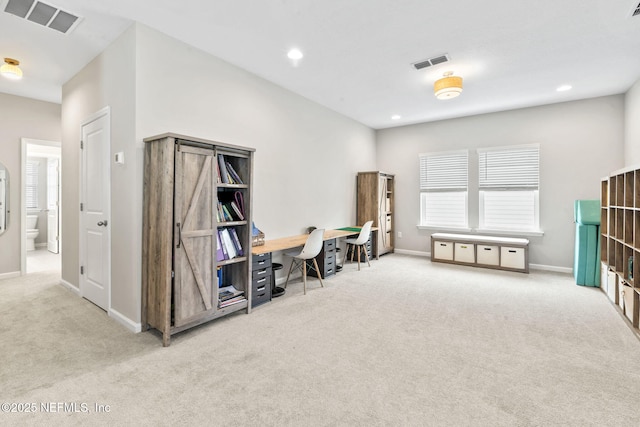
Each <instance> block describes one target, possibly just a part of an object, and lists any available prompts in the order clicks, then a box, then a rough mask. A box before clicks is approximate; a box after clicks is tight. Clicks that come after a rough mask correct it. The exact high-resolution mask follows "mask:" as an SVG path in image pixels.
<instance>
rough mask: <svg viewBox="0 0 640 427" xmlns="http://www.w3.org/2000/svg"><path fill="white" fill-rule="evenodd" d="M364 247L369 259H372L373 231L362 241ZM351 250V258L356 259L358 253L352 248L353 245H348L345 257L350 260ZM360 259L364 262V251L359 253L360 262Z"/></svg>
mask: <svg viewBox="0 0 640 427" xmlns="http://www.w3.org/2000/svg"><path fill="white" fill-rule="evenodd" d="M356 237H357V236H356ZM364 247H365V249H366V250H367V254H369V259H370V260H371V259H373V233H371V234H369V238H368V239H367V241H366V242H365V243H364ZM351 252H353V260H354V261H355V260H357V259H358V253H357V252H355V251H354V250H353V246H349V249H348V250H347V257H346V258H345V259H347V260H351ZM362 261H365V262H366V259H365V256H364V253H361V254H360V262H362Z"/></svg>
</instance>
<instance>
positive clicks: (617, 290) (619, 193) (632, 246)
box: [600, 168, 640, 335]
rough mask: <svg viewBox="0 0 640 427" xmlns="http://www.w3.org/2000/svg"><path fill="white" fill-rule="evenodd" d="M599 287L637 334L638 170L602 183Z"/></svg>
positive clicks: (639, 280)
mask: <svg viewBox="0 0 640 427" xmlns="http://www.w3.org/2000/svg"><path fill="white" fill-rule="evenodd" d="M600 194H601V196H600V206H601V214H600V232H601V240H600V259H601V261H602V268H601V280H600V287H601V289H602V290H603V291H604V292H606V293H607V295H608V296H609V299H610V300H611V301H612V302H613V303H614V304H616V305H617V306H618V308H619V309H620V310H621V311H622V313H624V315H625V316H626V317H627V318H628V319H629V322H630V324H631V325H632V326H633V328H634V331H635V332H636V334H638V335H640V329H639V328H640V168H628V169H623V170H620V171H617V172H614V173H613V174H611V176H609V177H607V178H605V179H603V180H602V185H601V193H600Z"/></svg>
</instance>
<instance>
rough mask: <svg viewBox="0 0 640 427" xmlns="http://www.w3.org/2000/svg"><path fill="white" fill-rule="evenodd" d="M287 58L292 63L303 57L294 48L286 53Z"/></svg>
mask: <svg viewBox="0 0 640 427" xmlns="http://www.w3.org/2000/svg"><path fill="white" fill-rule="evenodd" d="M287 57H288V58H289V59H291V60H293V61H299V60H301V59H302V58H303V57H304V55H303V54H302V52H301V51H300V49H295V48H294V49H291V50H290V51H289V52H288V53H287Z"/></svg>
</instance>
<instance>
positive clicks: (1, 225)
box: [0, 163, 9, 234]
mask: <svg viewBox="0 0 640 427" xmlns="http://www.w3.org/2000/svg"><path fill="white" fill-rule="evenodd" d="M8 226H9V171H8V170H7V168H6V167H5V166H4V165H3V164H2V163H0V234H2V233H4V232H5V230H6V229H7V227H8Z"/></svg>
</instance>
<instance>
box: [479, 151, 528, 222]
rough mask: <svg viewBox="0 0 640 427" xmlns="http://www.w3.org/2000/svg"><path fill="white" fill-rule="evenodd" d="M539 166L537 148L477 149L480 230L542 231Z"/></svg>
mask: <svg viewBox="0 0 640 427" xmlns="http://www.w3.org/2000/svg"><path fill="white" fill-rule="evenodd" d="M539 165H540V149H539V146H537V145H522V146H514V147H500V148H488V149H479V150H478V187H479V190H480V200H479V202H480V228H481V229H489V230H513V231H537V230H538V229H539V224H540V220H539V206H538V201H539V195H538V191H539V184H540V178H539V175H540V166H539Z"/></svg>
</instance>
